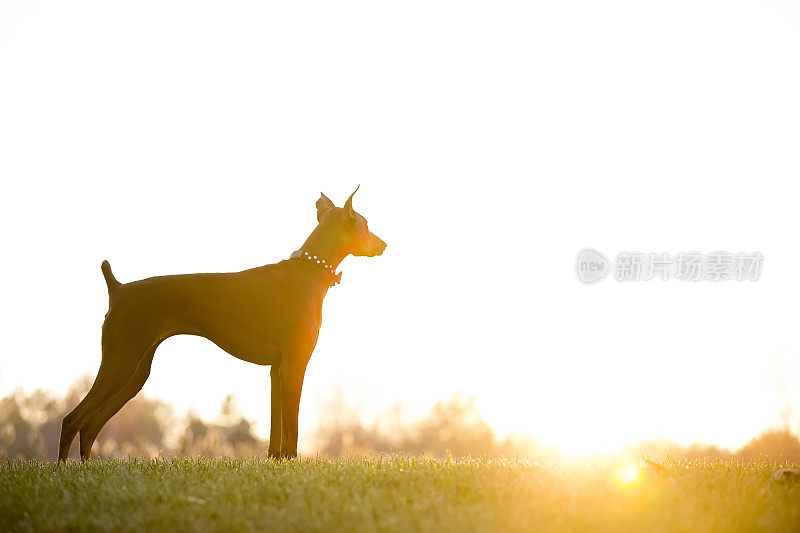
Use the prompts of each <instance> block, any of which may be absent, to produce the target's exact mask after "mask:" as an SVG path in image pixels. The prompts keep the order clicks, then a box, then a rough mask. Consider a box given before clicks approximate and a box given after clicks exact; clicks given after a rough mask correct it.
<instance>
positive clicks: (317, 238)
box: [299, 225, 349, 271]
mask: <svg viewBox="0 0 800 533" xmlns="http://www.w3.org/2000/svg"><path fill="white" fill-rule="evenodd" d="M328 233H330V232H329V231H327V230H326V228H324V227H323V226H322V225H319V226H317V227H316V229H315V230H314V231H312V232H311V235H309V236H308V239H306V242H304V243H303V246H301V247H300V250H299V251H300V252H301V253H302V252H308V253H309V254H311V255H312V256H316V258H318V259H324V260H325V264H327V265H330V266H331V268H332V269H333V270H334V271H335V270H336V267H338V266H339V263H341V262H342V261H343V260H344V258H345V257H347V256H348V254H349V252H348V251H347V250H346V249H345V247H344V246H343V243H342V242H341V241H340V240H339V239H336V238H331V236H330V235H328Z"/></svg>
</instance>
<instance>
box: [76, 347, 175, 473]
mask: <svg viewBox="0 0 800 533" xmlns="http://www.w3.org/2000/svg"><path fill="white" fill-rule="evenodd" d="M160 343H161V341H158V342H156V343H154V344H153V345H152V346H150V347H149V348H148V349H147V351H146V352H145V354H144V355H143V356H142V357H141V359H140V360H139V364H138V365H137V367H136V370H135V371H134V372H133V375H132V376H131V377H130V378H129V379H128V381H127V382H126V383H125V384H124V386H122V387H121V388H119V389H118V390H117V391H116V392H114V394H112V395H111V396H110V397H108V398H107V399H106V400H105V402H103V403H102V404H101V405H99V407H97V408H96V409H94V410H93V411H91V412H90V413H89V415H88V416H87V417H86V418H85V419H84V422H83V424H81V427H80V444H81V459H83V460H86V459H89V457H90V456H91V454H92V445H93V444H94V441H95V439H97V435H98V434H99V433H100V430H101V429H103V426H105V425H106V423H107V422H108V421H109V420H110V419H111V417H112V416H114V415H115V414H117V412H118V411H119V410H120V409H122V407H123V406H124V405H125V404H126V403H128V401H129V400H130V399H131V398H133V397H134V396H136V394H138V393H139V391H140V390H142V387H143V386H144V383H145V381H147V378H148V377H149V376H150V366H151V364H152V362H153V355H154V354H155V351H156V348H157V347H158V345H159V344H160Z"/></svg>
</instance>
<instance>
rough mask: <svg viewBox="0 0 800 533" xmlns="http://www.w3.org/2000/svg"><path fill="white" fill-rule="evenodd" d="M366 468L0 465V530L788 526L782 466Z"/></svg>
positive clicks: (400, 462)
mask: <svg viewBox="0 0 800 533" xmlns="http://www.w3.org/2000/svg"><path fill="white" fill-rule="evenodd" d="M664 466H665V467H666V470H661V469H658V468H653V467H650V466H648V465H645V466H644V467H642V463H638V464H637V463H627V462H624V461H622V460H619V461H609V462H591V463H583V462H580V463H577V462H572V463H570V462H557V461H553V462H538V463H536V462H525V461H512V460H499V461H497V460H481V459H460V460H453V461H436V460H432V459H426V458H413V457H405V456H393V457H384V458H374V459H362V458H353V459H339V460H325V459H313V458H312V459H299V460H294V461H282V462H281V461H272V460H263V459H231V460H195V459H159V460H154V461H142V460H108V461H105V460H98V461H92V462H90V463H88V464H80V463H78V462H69V463H67V464H61V465H58V464H55V463H48V462H37V461H4V462H0V531H15V530H22V531H25V530H63V529H71V530H109V529H112V530H140V529H147V530H159V531H175V530H181V531H183V530H193V531H206V530H225V531H229V530H235V531H244V530H251V529H255V530H279V531H281V530H286V531H298V530H300V531H331V530H344V531H532V530H544V531H565V530H566V531H569V530H578V531H584V530H586V531H648V532H651V531H758V530H763V531H798V530H800V482H791V481H790V482H785V483H781V482H777V481H775V480H774V479H773V478H772V474H773V472H774V471H775V470H776V469H778V468H780V467H784V466H791V465H788V464H779V463H771V462H761V463H745V462H739V461H696V460H676V461H670V462H667V463H664Z"/></svg>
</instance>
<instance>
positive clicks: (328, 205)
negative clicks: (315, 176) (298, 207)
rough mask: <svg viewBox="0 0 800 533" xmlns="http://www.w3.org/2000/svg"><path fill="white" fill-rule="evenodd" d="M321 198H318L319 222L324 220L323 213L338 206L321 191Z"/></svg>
mask: <svg viewBox="0 0 800 533" xmlns="http://www.w3.org/2000/svg"><path fill="white" fill-rule="evenodd" d="M319 195H320V196H319V200H317V222H321V221H322V215H324V214H325V213H327V212H328V210H330V209H332V208H334V207H336V206H335V205H333V202H331V199H330V198H328V197H327V196H325V195H324V194H322V193H319Z"/></svg>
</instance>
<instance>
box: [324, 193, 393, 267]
mask: <svg viewBox="0 0 800 533" xmlns="http://www.w3.org/2000/svg"><path fill="white" fill-rule="evenodd" d="M359 187H360V185H359ZM356 192H358V187H356V190H355V191H353V194H351V195H350V198H348V199H347V202H345V204H344V207H336V206H335V205H333V202H331V201H330V199H329V198H328V197H327V196H325V195H324V194H322V195H321V196H320V197H319V200H317V220H318V221H319V225H320V226H322V227H325V229H326V233H329V234H330V235H331V236H332V237H333V238H335V239H338V241H339V244H340V246H341V247H342V248H343V249H344V250H345V251H346V253H348V254H352V255H358V256H366V257H375V256H376V255H381V254H382V253H383V251H384V250H385V249H386V243H385V242H383V241H382V240H381V239H380V238H378V236H377V235H375V234H374V233H372V232H371V231H370V230H369V227H368V226H367V219H366V218H364V217H363V216H361V215H360V214H359V213H356V212H355V210H354V209H353V196H355V194H356Z"/></svg>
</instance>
